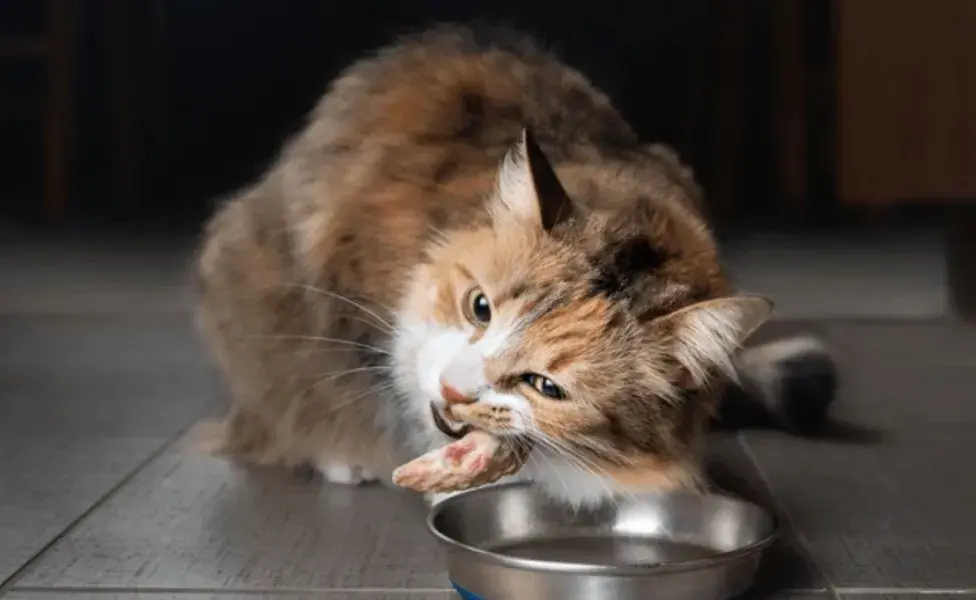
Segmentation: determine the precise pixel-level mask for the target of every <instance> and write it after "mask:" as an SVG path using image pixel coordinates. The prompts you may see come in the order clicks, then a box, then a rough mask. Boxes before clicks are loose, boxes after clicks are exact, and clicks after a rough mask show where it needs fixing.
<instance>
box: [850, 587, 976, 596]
mask: <svg viewBox="0 0 976 600" xmlns="http://www.w3.org/2000/svg"><path fill="white" fill-rule="evenodd" d="M837 591H838V592H840V593H841V594H846V595H849V596H865V595H871V596H879V595H885V596H899V595H912V596H976V588H924V587H922V588H918V587H915V588H897V587H893V588H888V587H885V588H882V587H842V588H837Z"/></svg>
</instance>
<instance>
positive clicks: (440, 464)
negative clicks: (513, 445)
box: [393, 431, 524, 492]
mask: <svg viewBox="0 0 976 600" xmlns="http://www.w3.org/2000/svg"><path fill="white" fill-rule="evenodd" d="M523 459H524V457H523V456H522V455H521V454H518V453H516V452H513V451H511V450H510V449H509V448H508V446H507V445H505V444H503V443H502V442H501V441H500V440H499V439H498V438H496V437H494V436H492V435H490V434H487V433H485V432H483V431H472V432H470V433H468V434H467V435H465V436H464V437H463V438H461V439H460V440H458V441H456V442H453V443H451V444H448V445H447V446H444V447H443V448H438V449H436V450H433V451H431V452H428V453H427V454H424V455H423V456H421V457H420V458H417V459H415V460H413V461H410V462H409V463H407V464H405V465H403V466H401V467H400V468H398V469H397V470H395V471H394V472H393V483H394V484H396V485H398V486H400V487H406V488H410V489H413V490H416V491H418V492H456V491H460V490H465V489H468V488H471V487H476V486H480V485H486V484H489V483H493V482H495V481H498V480H499V479H501V478H502V477H504V476H505V475H510V474H512V473H514V472H516V471H517V470H518V469H519V468H520V467H521V466H522V463H523Z"/></svg>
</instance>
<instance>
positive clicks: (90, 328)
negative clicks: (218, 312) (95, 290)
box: [0, 315, 219, 437]
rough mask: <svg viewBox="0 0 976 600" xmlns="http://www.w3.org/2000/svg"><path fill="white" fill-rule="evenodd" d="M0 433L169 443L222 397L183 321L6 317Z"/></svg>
mask: <svg viewBox="0 0 976 600" xmlns="http://www.w3.org/2000/svg"><path fill="white" fill-rule="evenodd" d="M0 330H2V331H3V336H0V388H2V389H3V396H4V398H3V402H2V403H0V434H3V433H17V434H24V435H26V434H56V435H59V436H65V435H76V436H88V437H105V436H115V435H118V436H128V437H137V436H143V437H146V436H149V437H170V436H172V435H173V434H174V433H175V432H176V431H178V430H179V429H180V428H181V427H183V426H185V425H186V424H187V423H188V422H189V421H191V420H192V419H193V418H194V417H195V416H196V415H199V414H200V413H201V411H202V410H204V409H205V408H206V407H207V406H208V405H211V404H213V403H215V400H216V398H217V397H218V395H219V382H218V381H217V378H216V376H215V372H214V370H213V369H212V368H211V366H210V361H209V360H208V359H207V357H206V355H205V353H204V351H203V346H202V344H201V340H200V339H199V337H198V335H197V333H196V332H195V331H194V330H193V327H192V325H191V324H190V322H189V319H188V318H187V317H185V316H178V317H175V316H160V315H154V316H152V317H107V316H98V315H94V316H91V315H85V316H43V317H42V316H20V317H12V316H0Z"/></svg>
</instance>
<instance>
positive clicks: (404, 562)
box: [21, 448, 447, 589]
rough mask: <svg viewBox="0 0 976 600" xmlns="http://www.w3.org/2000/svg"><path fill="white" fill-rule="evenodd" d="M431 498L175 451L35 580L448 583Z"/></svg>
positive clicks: (231, 584)
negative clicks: (427, 521) (428, 511)
mask: <svg viewBox="0 0 976 600" xmlns="http://www.w3.org/2000/svg"><path fill="white" fill-rule="evenodd" d="M424 514H425V513H424V509H423V506H422V504H421V503H420V501H419V499H418V498H416V497H414V496H412V495H408V494H406V493H401V492H398V491H392V490H388V489H384V488H382V487H380V486H378V485H377V486H368V487H363V488H349V487H345V486H335V485H331V484H325V483H320V482H319V481H318V480H313V481H307V480H303V479H301V478H298V477H296V476H294V475H293V474H290V473H286V472H283V471H280V470H269V471H254V470H244V469H240V468H236V467H233V466H231V465H229V464H228V463H226V462H224V461H221V460H218V459H215V458H211V457H206V456H200V455H197V454H195V453H193V452H192V451H190V450H188V449H182V448H181V449H179V450H174V451H173V452H171V453H169V454H167V455H165V456H163V457H162V458H160V459H159V460H158V461H157V462H156V463H155V464H153V465H152V466H151V467H150V468H147V469H146V470H145V471H144V472H143V473H141V474H140V476H139V477H137V478H136V479H135V480H133V481H132V482H131V483H130V484H129V485H128V486H126V487H125V489H123V490H121V491H120V492H119V493H118V494H117V495H116V496H115V497H114V498H113V499H112V501H111V502H109V503H107V504H106V505H105V506H103V507H102V508H101V509H100V510H98V511H97V512H96V513H95V514H93V515H92V516H91V517H89V518H88V519H87V520H86V521H85V522H84V523H83V524H82V525H81V526H80V527H79V528H78V529H76V530H75V531H74V532H72V534H71V535H69V536H68V537H67V538H66V539H64V540H63V541H62V542H61V543H60V544H58V546H57V547H56V548H54V549H53V550H52V551H51V552H49V553H48V554H47V555H46V556H45V557H44V558H43V560H41V561H40V562H39V563H38V564H37V565H36V567H35V568H34V569H33V570H32V571H31V572H29V573H28V574H27V575H26V576H25V577H24V579H23V580H22V581H21V583H22V584H24V585H34V586H94V585H99V586H114V587H182V588H204V589H214V588H217V589H220V588H229V589H237V588H240V589H274V588H329V587H332V588H349V587H363V586H366V587H380V588H431V589H438V588H444V587H446V584H447V580H446V576H445V574H444V572H443V564H444V563H443V556H442V554H441V551H440V548H439V547H438V545H437V544H436V543H435V541H434V540H433V538H431V537H430V535H429V534H428V533H427V531H426V528H425V525H424Z"/></svg>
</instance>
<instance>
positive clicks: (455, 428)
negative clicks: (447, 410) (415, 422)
mask: <svg viewBox="0 0 976 600" xmlns="http://www.w3.org/2000/svg"><path fill="white" fill-rule="evenodd" d="M430 414H431V416H432V417H433V418H434V425H435V426H436V427H437V428H438V429H439V430H440V431H441V433H443V434H444V435H446V436H448V437H452V438H454V439H456V440H459V439H461V438H463V437H464V436H465V435H467V433H468V432H469V431H470V430H471V426H470V425H468V424H467V423H458V422H456V421H454V422H451V423H448V422H447V419H445V418H444V415H442V414H441V411H440V409H439V408H437V407H436V406H435V405H434V404H433V403H431V405H430Z"/></svg>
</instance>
